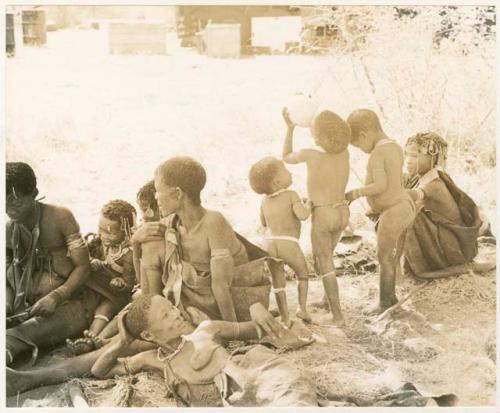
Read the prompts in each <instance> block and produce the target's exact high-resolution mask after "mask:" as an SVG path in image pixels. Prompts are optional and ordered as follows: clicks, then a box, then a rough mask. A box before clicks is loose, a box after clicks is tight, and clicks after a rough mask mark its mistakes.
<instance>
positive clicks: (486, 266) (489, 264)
mask: <svg viewBox="0 0 500 413" xmlns="http://www.w3.org/2000/svg"><path fill="white" fill-rule="evenodd" d="M495 267H496V262H495V261H493V260H491V261H475V260H474V261H472V271H474V272H475V273H477V274H482V273H485V272H488V271H491V270H492V269H494V268H495Z"/></svg>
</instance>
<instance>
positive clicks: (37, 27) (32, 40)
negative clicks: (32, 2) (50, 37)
mask: <svg viewBox="0 0 500 413" xmlns="http://www.w3.org/2000/svg"><path fill="white" fill-rule="evenodd" d="M23 43H24V44H26V45H30V46H43V45H44V44H46V43H47V28H46V24H45V12H44V11H43V10H23Z"/></svg>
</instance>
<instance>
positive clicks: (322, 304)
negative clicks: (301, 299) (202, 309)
mask: <svg viewBox="0 0 500 413" xmlns="http://www.w3.org/2000/svg"><path fill="white" fill-rule="evenodd" d="M309 305H310V306H311V307H313V308H320V309H322V310H329V309H330V307H329V306H328V301H327V300H326V298H325V297H323V298H322V299H321V300H319V301H313V302H312V303H311V304H309Z"/></svg>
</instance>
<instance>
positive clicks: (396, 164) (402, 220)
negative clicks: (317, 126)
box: [346, 109, 415, 314]
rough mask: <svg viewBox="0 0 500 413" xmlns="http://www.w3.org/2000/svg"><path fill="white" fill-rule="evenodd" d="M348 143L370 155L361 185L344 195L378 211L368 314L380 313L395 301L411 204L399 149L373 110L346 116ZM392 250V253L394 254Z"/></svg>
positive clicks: (412, 216) (411, 213)
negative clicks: (374, 302) (375, 279)
mask: <svg viewBox="0 0 500 413" xmlns="http://www.w3.org/2000/svg"><path fill="white" fill-rule="evenodd" d="M347 122H348V123H349V126H350V127H351V144H352V145H353V146H355V147H357V148H359V149H361V150H362V151H363V152H365V153H368V154H370V157H369V159H368V165H367V171H366V180H365V184H366V185H365V186H364V187H362V188H358V189H354V190H352V191H349V192H348V193H347V194H346V198H347V199H348V200H349V201H354V200H355V199H358V198H360V197H366V199H367V201H368V204H369V205H370V208H371V209H372V212H373V213H375V214H379V215H380V217H379V219H378V223H377V226H376V231H377V257H378V260H379V263H380V300H379V304H378V306H376V307H374V308H373V309H371V310H370V311H369V312H368V313H369V314H376V313H380V312H383V311H384V310H386V309H387V308H389V307H391V306H392V305H394V304H396V303H397V302H398V300H397V298H396V274H397V273H398V272H399V270H398V267H400V262H399V261H400V258H401V252H402V251H401V243H402V242H403V237H404V231H405V230H406V229H407V228H409V227H410V225H411V224H412V222H413V219H414V218H415V204H414V202H413V201H412V199H411V198H410V196H409V195H408V194H407V192H406V191H405V189H404V187H403V150H402V148H401V146H399V145H398V144H397V143H396V141H394V140H392V139H389V138H388V137H387V135H386V134H385V132H384V131H383V129H382V126H381V125H380V121H379V119H378V117H377V115H376V114H375V112H373V111H371V110H368V109H359V110H356V111H354V112H353V113H351V114H350V115H349V117H348V118H347ZM394 251H396V254H394Z"/></svg>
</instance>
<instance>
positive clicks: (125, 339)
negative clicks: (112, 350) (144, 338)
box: [117, 311, 134, 347]
mask: <svg viewBox="0 0 500 413" xmlns="http://www.w3.org/2000/svg"><path fill="white" fill-rule="evenodd" d="M127 313H128V311H122V312H121V313H120V314H118V317H117V324H118V337H119V338H120V344H121V346H122V347H126V346H128V345H129V344H130V343H132V341H134V337H132V336H131V335H130V333H129V332H128V331H127V327H125V317H126V315H127Z"/></svg>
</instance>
